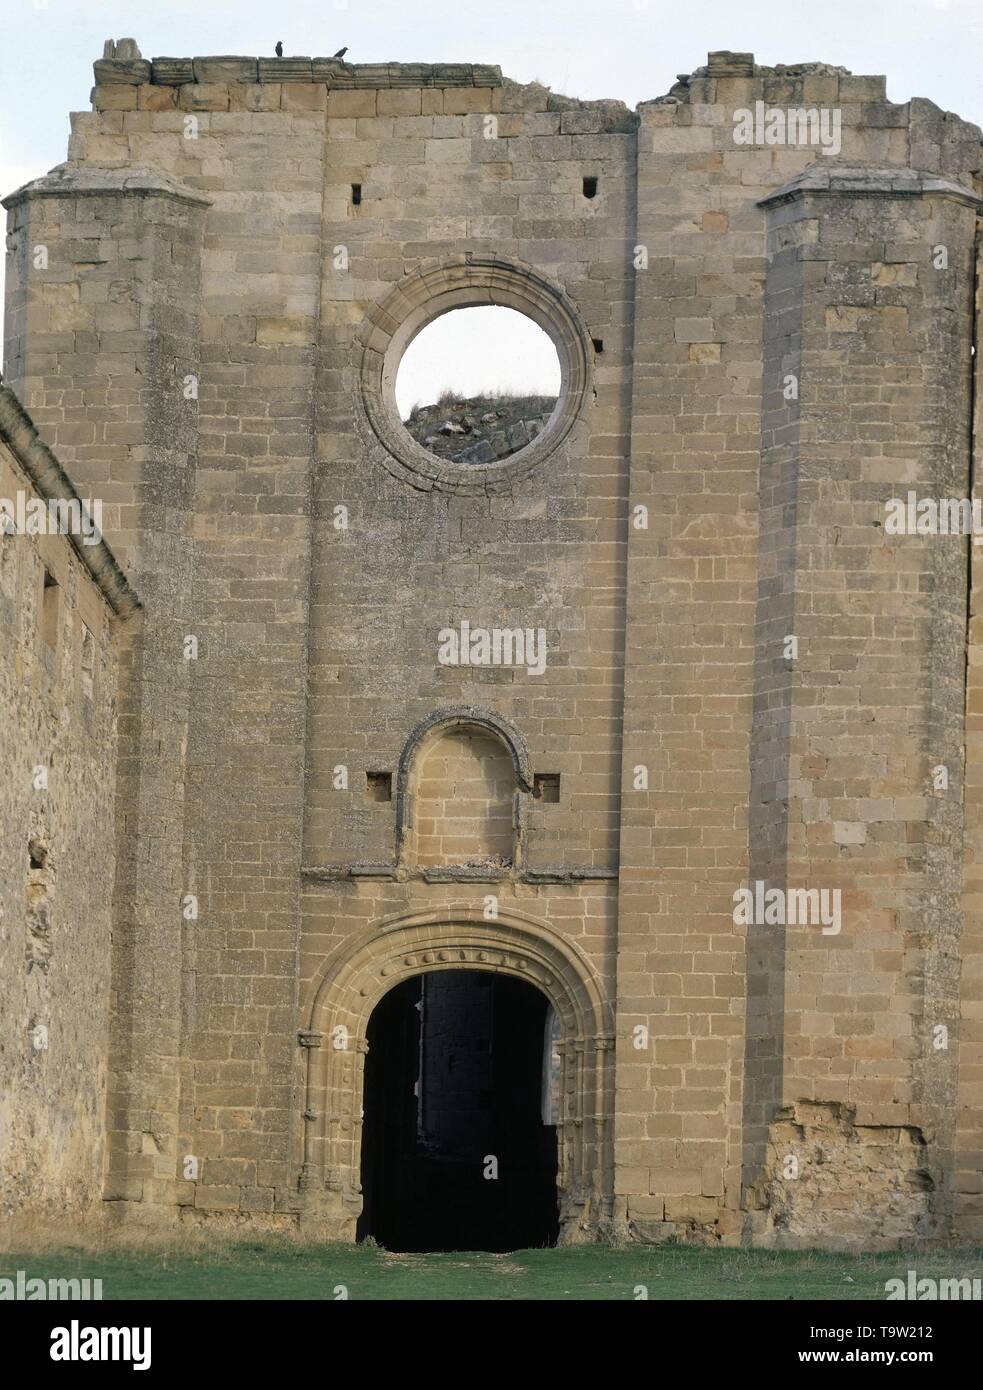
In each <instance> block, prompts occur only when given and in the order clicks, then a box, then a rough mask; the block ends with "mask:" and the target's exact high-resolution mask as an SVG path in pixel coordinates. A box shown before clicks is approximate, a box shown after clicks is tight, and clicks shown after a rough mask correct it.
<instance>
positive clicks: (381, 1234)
mask: <svg viewBox="0 0 983 1390" xmlns="http://www.w3.org/2000/svg"><path fill="white" fill-rule="evenodd" d="M552 1024H553V1017H552V1011H551V1010H550V1007H549V1004H548V1002H547V1000H546V998H545V997H544V996H543V995H542V994H540V992H539V991H538V990H537V989H535V988H534V987H533V986H532V985H529V984H526V983H525V982H524V981H522V980H516V979H512V978H511V977H509V976H506V975H496V974H492V973H490V972H487V971H480V970H442V971H437V972H435V973H433V974H429V975H417V976H415V977H414V978H413V979H410V980H406V981H404V982H403V983H402V984H401V985H397V986H396V988H395V989H393V990H390V992H389V993H388V994H387V995H386V996H385V997H384V998H383V999H382V1000H380V1002H379V1004H378V1005H377V1006H376V1008H375V1010H374V1012H373V1014H372V1017H371V1019H370V1020H369V1027H368V1044H369V1052H368V1056H367V1057H366V1059H365V1091H364V1102H363V1111H364V1119H363V1128H362V1195H363V1202H364V1205H363V1210H362V1215H361V1218H360V1220H359V1225H358V1238H359V1239H363V1238H364V1237H366V1236H372V1237H373V1238H374V1239H375V1240H376V1241H378V1243H379V1244H380V1245H382V1246H385V1247H386V1249H388V1250H492V1251H506V1250H521V1249H529V1248H536V1247H539V1246H545V1245H553V1244H555V1242H556V1237H557V1232H558V1217H557V1200H556V1125H555V1123H554V1121H555V1113H554V1107H555V1103H556V1084H557V1080H558V1076H557V1072H556V1060H555V1054H554V1052H553V1048H552V1038H553V1037H555V1029H554V1027H553V1026H551V1025H552Z"/></svg>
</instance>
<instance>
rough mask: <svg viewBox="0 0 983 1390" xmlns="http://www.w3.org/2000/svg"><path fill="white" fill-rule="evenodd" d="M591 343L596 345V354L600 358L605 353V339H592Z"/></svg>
mask: <svg viewBox="0 0 983 1390" xmlns="http://www.w3.org/2000/svg"><path fill="white" fill-rule="evenodd" d="M591 342H592V343H593V344H594V351H595V353H596V354H597V356H598V357H600V355H601V353H602V352H603V351H604V339H603V338H591Z"/></svg>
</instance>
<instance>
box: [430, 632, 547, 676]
mask: <svg viewBox="0 0 983 1390" xmlns="http://www.w3.org/2000/svg"><path fill="white" fill-rule="evenodd" d="M437 660H438V661H439V662H440V664H441V666H525V668H526V670H527V671H528V672H529V674H530V675H531V676H541V675H542V674H543V672H544V671H545V670H546V630H545V628H541V627H538V628H531V627H526V628H522V627H504V628H503V627H492V628H487V627H475V628H472V626H471V624H470V623H469V622H467V621H464V622H462V623H461V626H460V631H458V629H457V628H453V627H442V628H441V629H440V631H439V632H438V633H437Z"/></svg>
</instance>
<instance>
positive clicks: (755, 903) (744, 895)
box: [734, 878, 840, 936]
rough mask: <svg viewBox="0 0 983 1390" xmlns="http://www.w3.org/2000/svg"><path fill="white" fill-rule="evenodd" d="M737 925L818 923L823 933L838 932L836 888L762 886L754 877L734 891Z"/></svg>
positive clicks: (833, 933)
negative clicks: (747, 883)
mask: <svg viewBox="0 0 983 1390" xmlns="http://www.w3.org/2000/svg"><path fill="white" fill-rule="evenodd" d="M734 925H735V926H737V927H750V926H755V927H818V926H821V927H822V929H823V936H839V934H840V890H839V888H832V889H830V888H766V887H765V885H764V881H763V880H762V879H760V878H759V879H758V880H757V881H756V882H755V883H754V885H753V887H752V888H738V889H737V890H736V891H735V893H734Z"/></svg>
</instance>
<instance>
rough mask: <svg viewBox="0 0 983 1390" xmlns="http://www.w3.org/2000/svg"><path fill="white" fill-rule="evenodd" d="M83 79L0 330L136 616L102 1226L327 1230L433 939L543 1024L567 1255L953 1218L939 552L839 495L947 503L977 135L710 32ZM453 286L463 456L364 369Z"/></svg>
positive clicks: (886, 1234)
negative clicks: (522, 421)
mask: <svg viewBox="0 0 983 1390" xmlns="http://www.w3.org/2000/svg"><path fill="white" fill-rule="evenodd" d="M93 108H94V109H93V111H92V112H91V113H88V112H87V113H83V114H77V115H75V116H73V134H72V137H71V143H70V148H69V161H68V163H67V164H65V165H62V166H59V168H58V169H56V170H53V171H52V172H51V173H50V174H49V175H47V176H46V177H45V178H43V179H40V180H38V181H37V182H35V183H34V184H32V185H29V186H28V187H26V188H25V189H21V190H19V191H18V192H17V193H15V194H13V195H11V196H10V197H8V198H7V199H6V202H5V205H6V206H7V208H8V212H9V222H8V246H9V248H10V251H9V258H8V266H9V269H8V279H7V286H8V288H7V295H8V308H7V357H6V361H7V374H8V380H9V383H10V385H11V387H12V389H13V390H14V391H16V393H17V395H18V396H19V398H20V399H21V401H22V402H23V404H24V406H25V407H26V408H27V409H29V410H30V411H31V413H32V415H33V418H34V420H35V421H36V423H37V428H38V430H39V431H40V433H41V435H42V436H43V437H44V439H45V440H46V441H47V442H48V443H49V444H50V445H51V447H52V448H54V449H55V450H56V451H57V453H58V456H59V459H60V460H61V463H62V465H63V466H64V468H65V469H66V471H67V472H68V473H69V474H70V475H71V477H72V478H73V479H74V481H75V483H76V485H77V486H78V487H79V488H81V489H88V490H92V491H98V493H99V495H101V496H102V497H103V498H104V499H105V503H106V530H107V536H108V538H109V540H110V542H111V544H112V546H113V548H114V551H115V552H116V554H118V555H119V557H120V561H121V563H122V565H123V567H124V569H125V571H126V573H127V575H128V576H129V578H130V580H131V582H132V583H133V585H134V587H135V589H136V590H137V591H138V592H139V593H140V595H141V599H142V600H143V603H144V607H145V612H144V614H143V615H142V617H141V620H140V624H139V631H138V635H137V638H136V639H135V641H134V643H133V644H132V648H131V650H130V652H129V656H128V659H127V660H125V661H124V662H123V664H122V669H121V675H120V688H119V714H120V719H119V732H120V769H119V777H118V794H117V808H118V810H117V815H118V824H119V828H120V836H121V838H120V841H119V844H120V853H119V856H118V864H117V868H116V891H115V896H114V911H115V927H114V937H113V950H114V959H113V975H114V990H113V1001H112V1014H111V1020H110V1037H109V1048H108V1063H107V1066H108V1083H107V1084H108V1087H109V1103H108V1107H107V1111H106V1114H107V1125H106V1131H107V1132H106V1147H107V1163H106V1179H105V1190H104V1196H105V1198H106V1202H107V1208H108V1209H109V1210H111V1211H113V1212H114V1213H116V1214H118V1215H119V1216H120V1217H121V1218H125V1219H129V1220H135V1221H143V1222H146V1223H148V1224H160V1223H162V1222H163V1223H166V1222H169V1221H173V1220H176V1219H183V1220H186V1221H197V1222H206V1221H218V1222H220V1223H249V1224H251V1225H255V1226H264V1225H266V1226H290V1227H293V1226H299V1227H301V1228H302V1229H304V1230H306V1231H310V1232H312V1233H316V1234H325V1235H331V1236H341V1237H343V1238H351V1237H352V1235H353V1233H354V1230H355V1222H356V1220H357V1217H358V1213H359V1209H360V1205H361V1198H360V1190H359V1146H360V1123H361V1105H362V1094H361V1087H362V1080H363V1073H364V1055H365V1036H366V1029H367V1025H368V1019H369V1016H370V1014H371V1012H372V1009H373V1007H374V1005H375V1004H376V1003H377V1002H378V1000H379V999H380V998H381V997H382V995H383V994H384V993H385V992H386V991H387V990H388V989H389V988H391V987H392V985H393V984H395V983H397V982H398V981H399V980H401V979H405V978H406V977H407V975H409V974H414V973H421V972H426V971H431V970H439V969H452V968H460V969H467V970H475V969H486V970H499V971H504V972H507V973H510V974H513V975H515V976H516V977H519V978H524V979H526V980H529V981H531V982H532V983H534V984H536V985H537V986H538V987H539V988H540V989H541V991H542V992H543V993H544V994H545V995H546V996H547V998H548V999H549V1000H550V1003H551V1004H552V1006H553V1008H554V1009H555V1011H556V1014H557V1016H558V1018H559V1021H560V1041H559V1043H558V1050H559V1053H560V1056H561V1075H560V1088H561V1094H562V1097H563V1103H562V1109H561V1115H560V1121H559V1125H558V1134H559V1152H560V1160H559V1188H560V1216H561V1238H562V1239H564V1240H585V1239H594V1238H598V1237H603V1236H616V1237H622V1236H627V1237H629V1238H633V1239H640V1240H653V1241H654V1240H660V1239H664V1238H668V1237H670V1236H682V1237H685V1238H690V1239H698V1240H704V1241H722V1242H725V1243H727V1244H738V1243H740V1242H742V1241H745V1242H753V1243H761V1244H776V1243H777V1244H781V1243H787V1244H801V1245H812V1244H831V1245H845V1244H851V1243H854V1244H861V1245H864V1246H867V1247H869V1248H877V1247H879V1246H883V1245H890V1244H893V1243H896V1242H897V1241H899V1240H902V1239H906V1238H912V1237H924V1238H932V1239H978V1238H980V1237H981V1236H983V1089H981V1084H983V1083H981V1079H980V1077H981V1073H980V1066H981V1047H983V1021H981V993H980V980H981V971H980V965H979V962H980V960H981V957H983V908H981V900H980V897H979V893H978V891H977V888H978V883H977V878H978V874H977V871H976V870H975V868H974V864H975V860H976V858H980V859H981V862H983V844H979V845H977V841H978V840H979V839H980V837H981V835H983V801H981V800H980V795H979V793H978V788H979V787H980V786H981V785H983V778H981V776H980V775H979V772H978V771H977V770H976V768H975V765H974V759H975V758H976V757H977V756H980V755H981V750H983V742H981V735H980V731H979V729H978V727H977V723H978V718H977V717H978V714H979V709H978V703H979V696H978V693H977V690H976V682H977V680H978V672H979V670H980V668H981V664H983V663H981V661H980V659H979V657H978V653H977V648H976V646H975V641H976V638H977V636H978V634H979V618H978V614H977V607H978V600H979V595H978V592H977V590H978V582H977V581H978V574H977V573H976V569H977V567H976V566H975V565H974V560H975V551H973V549H972V547H971V546H970V547H968V546H967V543H966V541H965V540H963V541H960V540H959V539H958V538H955V537H932V536H927V535H914V536H908V537H894V536H890V535H888V534H886V533H885V529H884V514H885V502H886V501H887V499H889V498H891V497H895V496H898V495H904V493H905V491H906V490H907V489H908V488H915V489H917V490H918V492H919V493H920V494H925V495H929V496H933V495H955V496H968V495H971V489H972V486H973V482H972V480H973V478H974V476H975V475H974V471H973V469H972V466H971V453H972V450H973V439H974V433H973V428H972V426H973V414H974V409H975V405H974V402H975V400H976V395H975V392H974V390H973V373H974V360H973V355H972V345H973V341H974V320H975V316H976V310H975V307H974V296H975V293H976V286H975V269H974V264H975V263H974V246H975V235H976V230H975V229H976V220H977V217H978V214H979V210H980V207H981V201H980V196H979V195H980V191H981V185H980V171H981V143H980V132H979V130H978V129H977V128H976V127H974V126H971V125H968V124H966V123H965V122H963V121H961V120H959V119H958V118H957V117H955V116H952V115H949V114H947V113H943V112H941V111H940V110H938V108H936V107H935V106H933V105H932V104H931V103H930V102H927V101H920V100H912V101H910V102H908V103H905V104H900V105H894V104H891V103H888V102H887V100H886V97H885V88H884V79H883V78H880V77H853V76H851V75H850V74H848V73H846V72H845V71H844V70H843V69H839V68H832V67H827V66H824V65H817V64H812V65H806V66H803V67H798V68H796V67H788V68H775V69H770V68H762V67H760V66H757V65H755V64H754V61H753V59H752V58H751V57H750V55H741V54H711V55H710V59H709V63H708V65H707V67H705V68H701V69H699V70H698V71H697V72H696V73H695V74H693V76H692V77H689V78H685V79H680V81H679V82H678V83H677V85H676V86H675V87H674V88H673V89H672V92H671V93H669V94H668V95H667V96H665V97H662V98H659V99H658V100H656V101H652V102H647V103H644V104H643V105H642V106H640V107H639V108H638V110H637V111H634V112H632V111H630V110H628V109H627V108H626V107H625V106H623V105H621V104H620V103H617V102H578V101H575V100H572V99H568V98H565V97H558V96H555V95H554V94H552V93H550V92H549V91H547V90H546V89H544V88H541V87H538V86H519V85H517V84H515V83H512V82H510V81H508V80H507V79H503V78H502V77H501V74H500V72H499V70H498V69H497V68H494V67H485V66H481V65H477V64H475V65H470V64H462V65H434V66H429V65H407V64H402V65H399V64H388V65H387V64H381V65H361V66H359V65H355V66H352V65H349V64H345V63H343V62H340V61H336V60H330V59H297V58H291V59H282V60H273V59H270V60H266V59H255V58H250V59H246V58H231V57H224V58H196V59H155V60H153V62H152V63H151V62H148V61H145V60H143V59H142V58H141V57H140V56H139V53H138V50H136V47H135V45H130V44H127V45H126V46H125V47H124V48H123V49H122V50H121V49H120V48H119V46H117V47H116V48H111V49H109V50H107V56H106V57H105V58H104V59H103V60H101V61H100V62H98V63H97V64H96V87H95V91H94V96H93ZM774 109H777V110H779V112H780V113H787V112H788V111H789V110H800V109H801V110H802V111H803V112H804V113H805V114H804V116H803V121H804V124H802V123H800V129H799V132H798V134H799V136H802V135H803V132H804V133H805V137H807V138H800V139H798V141H797V142H791V143H790V142H789V141H788V140H787V139H786V140H784V141H783V140H781V139H778V138H772V136H775V134H776V131H777V129H778V127H777V125H776V123H775V122H774V121H771V124H770V125H769V126H768V131H770V134H769V133H768V131H765V130H763V129H760V128H758V127H757V125H756V122H757V121H758V120H759V118H760V120H761V121H762V122H763V123H764V124H767V123H768V121H769V117H768V112H769V111H770V110H774ZM810 111H812V112H813V115H814V116H815V120H814V121H812V122H811V118H808V113H809V112H810ZM742 112H746V113H748V118H749V119H750V120H751V125H752V136H751V139H750V140H743V141H742V140H740V139H739V138H738V134H739V124H738V122H739V121H740V120H741V119H743V117H741V114H740V113H742ZM834 116H835V119H836V126H835V130H836V147H835V150H834V149H833V146H832V144H831V143H830V142H829V141H827V142H826V143H825V145H824V144H823V143H817V139H819V137H820V136H821V135H822V132H823V130H824V129H826V132H827V134H828V135H830V136H831V134H832V130H833V127H832V125H831V124H830V125H828V126H825V127H824V125H823V124H822V119H823V118H829V119H830V121H832V117H834ZM810 122H811V123H810ZM785 128H786V127H785V126H783V129H785ZM810 132H811V136H812V137H815V138H812V143H809V138H808V137H809V135H810ZM759 137H760V138H759ZM356 190H357V192H356ZM38 248H41V249H43V251H44V255H43V256H41V257H39V255H38ZM41 263H43V264H41ZM487 303H495V304H501V305H505V306H507V307H511V308H515V309H518V310H520V311H522V312H523V313H526V314H527V315H529V316H530V317H531V318H533V319H534V320H535V321H536V322H538V323H539V324H540V325H541V326H542V327H543V328H544V329H545V330H546V331H547V332H548V333H549V334H550V335H551V337H552V339H553V341H554V344H555V346H556V348H557V353H558V356H559V359H560V364H561V369H562V388H561V393H560V398H559V401H558V403H557V406H556V409H555V411H554V413H553V416H552V418H551V420H550V422H549V424H548V426H547V427H546V428H545V429H543V430H542V431H541V432H540V433H539V434H537V435H536V437H535V438H534V439H533V440H532V442H531V443H529V444H528V445H527V446H526V447H525V448H523V449H520V450H519V451H518V452H517V453H515V454H512V455H510V456H508V457H505V458H502V459H498V460H497V461H494V462H489V463H487V464H479V465H472V466H470V467H465V466H462V465H460V464H456V463H454V462H453V461H448V460H444V459H440V458H438V457H436V456H435V455H434V454H431V453H429V452H428V451H427V450H425V449H424V448H423V447H422V446H421V445H419V444H418V443H417V442H416V441H414V440H412V439H411V438H410V436H409V435H408V434H407V432H406V431H404V430H403V429H402V427H401V425H400V422H399V419H398V416H397V415H396V412H395V406H394V400H393V380H394V376H395V369H396V367H397V365H398V362H399V358H400V355H401V353H402V351H403V350H404V348H405V347H406V345H407V344H408V343H409V341H410V340H411V339H412V337H413V336H414V334H415V333H416V332H417V331H419V329H420V328H422V327H423V326H424V325H425V324H426V323H427V322H429V321H430V320H431V319H432V318H433V317H435V316H436V315H438V314H440V313H443V312H445V311H447V310H450V309H454V308H458V307H463V306H468V305H474V304H487ZM979 437H980V434H979V431H978V430H977V432H976V435H975V438H976V439H977V440H978V439H979ZM977 447H978V445H977ZM464 623H466V624H468V625H469V627H470V629H471V630H472V631H474V630H481V631H486V630H487V631H488V632H490V633H494V632H495V631H496V630H498V631H499V633H501V632H506V633H513V634H514V633H515V632H516V631H518V632H520V633H521V634H527V635H530V636H531V635H534V634H538V633H540V632H541V633H542V634H543V640H544V642H545V649H546V653H547V658H546V663H545V669H544V670H543V671H542V673H541V674H537V673H536V672H535V671H534V669H533V666H532V663H530V662H528V661H526V662H523V661H521V660H518V661H517V660H511V661H498V662H495V661H491V662H488V663H482V662H481V661H480V660H479V661H476V662H471V663H469V664H463V663H460V662H458V663H457V664H452V663H448V662H444V661H441V660H439V659H438V650H439V647H440V641H441V634H442V633H446V632H448V631H453V632H455V633H457V632H460V630H461V625H462V624H464ZM967 624H968V625H967ZM790 637H794V638H795V639H797V646H796V645H795V644H793V647H792V648H789V645H788V639H789V638H790ZM513 648H514V642H513ZM512 655H513V656H514V655H515V652H514V650H513V652H512ZM967 658H968V659H967ZM974 721H976V722H974ZM939 766H944V768H945V769H946V778H947V785H946V786H945V787H944V788H942V787H937V786H936V781H937V780H938V779H937V778H936V777H935V773H934V769H936V768H937V767H939ZM448 778H450V779H452V780H453V779H458V781H459V782H460V784H461V787H462V788H463V791H462V792H461V793H460V794H459V795H458V794H455V793H449V792H448V790H447V786H448V781H447V779H448ZM546 786H548V787H549V788H550V789H551V790H550V795H548V796H547V795H544V794H543V789H544V787H546ZM554 792H555V793H557V796H554V795H553V793H554ZM482 805H485V806H489V805H491V806H494V808H495V810H494V814H491V815H488V816H486V815H485V814H484V813H483V811H482V810H481V807H482ZM476 808H477V809H476ZM25 823H26V822H21V821H17V822H16V825H15V828H14V834H15V837H16V836H19V839H16V838H15V848H16V846H17V845H20V844H21V842H22V841H23V839H24V832H23V824H25ZM87 824H88V823H87ZM89 828H91V826H90V827H89ZM124 848H125V852H123V850H124ZM977 848H979V850H980V854H979V855H977V854H976V853H975V850H976V849H977ZM756 882H762V883H764V884H767V885H768V887H769V888H771V887H773V886H776V885H781V886H785V885H788V886H789V887H799V886H801V887H803V888H806V889H810V890H812V889H815V890H820V889H822V890H829V891H832V890H838V891H839V892H840V894H841V898H842V924H841V929H840V930H839V931H838V932H837V933H835V934H833V933H825V934H824V933H823V931H822V929H821V927H820V925H818V924H815V925H808V926H795V925H793V926H788V927H776V926H773V925H766V924H763V923H756V924H750V925H744V924H743V923H741V922H739V921H737V920H736V914H735V907H734V902H735V893H736V892H737V891H738V890H739V889H741V888H742V887H744V886H746V885H749V884H750V885H753V884H754V883H756ZM102 902H103V905H104V906H105V898H103V900H102ZM940 1030H941V1031H940ZM339 1039H340V1042H339ZM790 1160H792V1161H791V1162H790Z"/></svg>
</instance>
